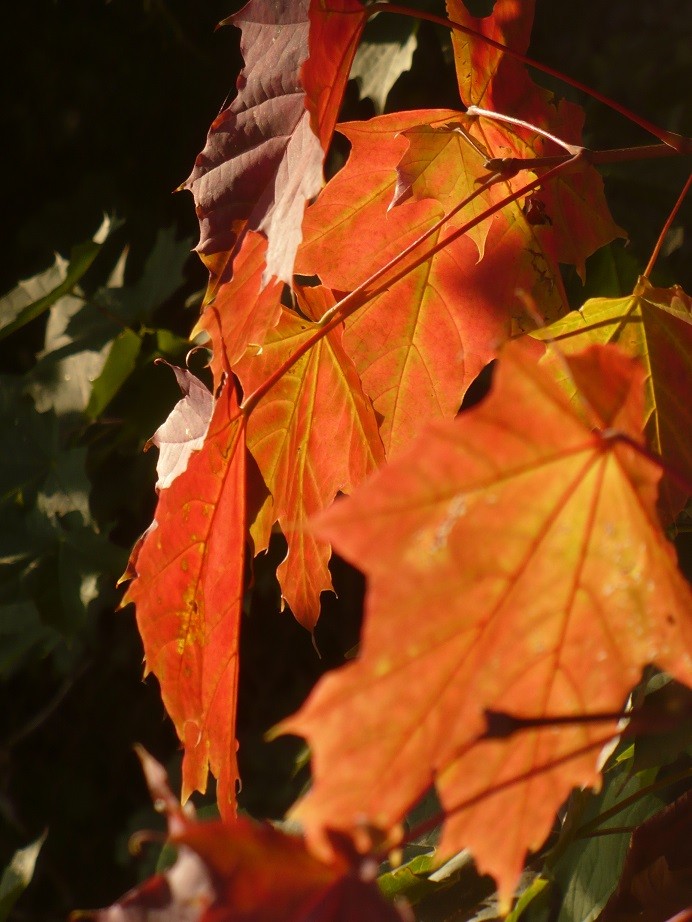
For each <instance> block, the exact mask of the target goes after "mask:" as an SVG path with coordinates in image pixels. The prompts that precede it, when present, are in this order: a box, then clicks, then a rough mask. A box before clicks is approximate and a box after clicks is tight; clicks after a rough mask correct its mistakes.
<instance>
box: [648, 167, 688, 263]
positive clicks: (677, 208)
mask: <svg viewBox="0 0 692 922" xmlns="http://www.w3.org/2000/svg"><path fill="white" fill-rule="evenodd" d="M690 186H692V173H690V175H689V176H688V177H687V182H686V183H685V185H684V186H683V187H682V192H681V193H680V195H679V196H678V198H677V201H676V202H675V204H674V205H673V207H672V209H671V212H670V214H669V215H668V218H667V219H666V223H665V224H664V225H663V227H662V228H661V233H660V234H659V235H658V240H657V241H656V246H655V247H654V250H653V253H652V254H651V256H650V257H649V261H648V263H647V264H646V269H644V271H643V273H642V275H643V276H644V278H647V279H648V278H649V276H650V275H651V273H652V272H653V271H654V266H655V265H656V260H657V259H658V257H659V254H660V252H661V247H662V246H663V241H664V240H665V239H666V236H667V234H668V231H669V230H670V229H671V227H672V226H673V221H674V220H675V217H676V215H677V213H678V211H680V206H681V205H682V203H683V202H684V201H685V196H686V195H687V193H688V192H689V191H690Z"/></svg>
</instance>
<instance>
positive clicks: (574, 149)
mask: <svg viewBox="0 0 692 922" xmlns="http://www.w3.org/2000/svg"><path fill="white" fill-rule="evenodd" d="M466 114H467V115H471V116H476V117H483V118H489V119H491V120H492V121H495V122H505V123H506V124H507V125H512V127H513V128H527V129H528V130H529V131H533V132H534V134H538V135H540V136H541V137H542V138H546V139H547V140H548V141H552V142H553V144H557V146H558V147H562V148H564V150H566V151H567V153H568V154H569V155H570V156H571V157H576V156H578V155H579V154H581V152H582V151H583V150H584V148H583V147H581V145H579V144H568V142H567V141H563V140H562V138H558V137H557V135H554V134H551V133H550V132H549V131H545V130H544V129H543V128H539V127H538V125H532V124H531V123H530V122H525V121H524V120H523V119H521V118H515V117H514V116H513V115H504V114H503V113H501V112H491V111H490V109H481V108H479V107H478V106H469V107H468V108H467V110H466Z"/></svg>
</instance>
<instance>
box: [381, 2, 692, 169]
mask: <svg viewBox="0 0 692 922" xmlns="http://www.w3.org/2000/svg"><path fill="white" fill-rule="evenodd" d="M375 13H398V14H399V15H400V16H410V17H412V18H413V19H425V20H427V21H428V22H432V23H435V25H438V26H442V27H443V28H445V29H451V30H452V31H453V32H461V33H462V34H463V35H470V36H472V37H473V38H476V39H478V40H479V41H481V42H484V43H485V44H486V45H490V46H491V47H492V48H497V49H498V51H503V52H504V53H505V54H507V55H509V57H511V58H514V60H515V61H520V62H521V63H522V64H526V65H528V66H529V67H533V68H534V69H535V70H539V71H541V72H542V73H544V74H548V75H549V76H551V77H554V78H555V79H556V80H560V81H562V83H566V84H568V85H569V86H571V87H574V89H575V90H579V91H580V92H582V93H586V95H587V96H590V97H591V98H592V99H595V100H597V101H598V102H600V103H602V104H603V105H604V106H608V108H609V109H613V111H615V112H617V113H618V114H619V115H622V116H623V117H624V118H626V119H628V120H629V121H630V122H634V124H635V125H639V127H640V128H642V129H643V130H644V131H647V132H648V133H649V134H652V135H653V136H654V137H655V138H658V139H659V141H663V143H664V144H666V145H668V146H669V147H671V148H672V149H673V150H674V151H676V152H677V153H678V154H690V153H692V139H691V138H685V137H683V136H682V135H679V134H676V133H675V132H673V131H667V130H666V129H665V128H659V127H658V126H657V125H654V124H653V122H650V121H648V120H647V119H645V118H643V117H642V116H641V115H637V113H636V112H632V111H631V110H630V109H627V108H626V107H625V106H622V105H620V103H619V102H616V101H615V100H614V99H611V98H610V97H609V96H605V95H604V94H603V93H599V92H598V90H593V89H591V87H590V86H587V85H586V84H585V83H582V82H581V81H580V80H576V79H575V78H574V77H568V76H567V75H566V74H563V73H562V72H561V71H559V70H555V68H553V67H550V66H549V65H547V64H541V63H540V61H536V60H535V59H534V58H530V57H528V55H525V54H522V53H521V52H520V51H515V50H514V49H513V48H509V47H508V46H507V45H503V44H502V42H496V41H495V40H494V39H492V38H489V37H488V36H487V35H483V33H482V32H478V31H476V29H471V28H469V27H468V26H462V25H461V23H458V22H454V21H453V20H450V19H445V18H444V17H442V16H435V15H434V14H433V13H424V12H422V11H420V10H412V9H409V8H408V7H405V6H398V5H397V4H395V3H386V2H383V0H378V2H376V3H373V4H372V5H371V6H369V7H368V15H369V16H373V15H374V14H375Z"/></svg>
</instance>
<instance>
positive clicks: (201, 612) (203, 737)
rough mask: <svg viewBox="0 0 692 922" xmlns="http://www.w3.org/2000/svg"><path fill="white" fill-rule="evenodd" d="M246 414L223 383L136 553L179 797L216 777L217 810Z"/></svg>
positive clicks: (231, 698) (232, 678) (232, 691)
mask: <svg viewBox="0 0 692 922" xmlns="http://www.w3.org/2000/svg"><path fill="white" fill-rule="evenodd" d="M244 430H245V427H244V418H243V417H241V416H240V415H239V413H238V407H237V402H236V397H235V389H234V387H233V383H232V381H231V380H228V381H226V383H225V385H224V387H223V388H222V391H221V394H220V395H219V397H218V399H217V400H216V402H215V405H214V410H213V415H212V417H211V422H210V424H209V430H208V432H207V436H206V439H205V441H204V445H203V447H202V448H201V449H200V450H199V451H195V452H193V453H192V454H191V456H190V458H189V460H188V463H187V467H186V469H185V471H184V472H183V473H181V474H180V475H179V476H177V477H176V478H175V479H174V480H173V482H172V483H171V485H170V486H169V487H167V488H165V489H162V490H161V492H160V494H159V501H158V505H157V508H156V514H155V517H154V521H153V523H152V525H151V526H150V528H149V529H148V531H147V532H146V533H145V534H144V535H143V536H142V538H141V539H140V541H139V543H138V544H137V546H136V547H135V549H134V551H133V552H132V557H131V558H130V563H129V565H128V572H127V574H126V576H127V577H134V579H133V582H132V583H131V584H130V586H129V588H128V591H127V594H126V596H125V599H124V604H125V603H127V602H134V603H135V606H136V613H137V624H138V627H139V631H140V634H141V636H142V640H143V643H144V654H145V659H146V671H147V672H153V673H154V675H155V676H156V677H157V679H158V680H159V683H160V685H161V696H162V698H163V702H164V704H165V706H166V710H167V711H168V713H169V714H170V716H171V719H172V721H173V723H174V725H175V728H176V731H177V733H178V736H179V738H180V740H181V741H182V742H183V744H184V746H185V754H184V757H183V798H184V799H187V797H188V796H189V795H190V793H191V792H192V791H193V790H200V791H204V790H205V789H206V783H207V772H208V770H209V769H210V770H211V771H212V772H213V774H214V775H215V776H216V778H217V779H218V801H219V808H220V809H221V812H222V815H225V816H228V815H231V814H232V813H233V810H234V802H235V783H236V780H237V778H238V769H237V764H236V756H235V749H236V743H235V708H236V698H237V683H238V632H239V629H240V614H241V604H242V597H243V588H244V587H243V579H244V555H245V442H244V434H245V431H244Z"/></svg>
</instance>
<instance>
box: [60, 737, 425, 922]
mask: <svg viewBox="0 0 692 922" xmlns="http://www.w3.org/2000/svg"><path fill="white" fill-rule="evenodd" d="M140 758H141V759H142V762H143V765H144V769H145V773H146V775H147V781H148V783H149V788H150V791H151V795H152V798H153V799H154V802H155V803H157V804H158V805H160V806H159V809H163V810H164V811H165V813H166V815H167V818H168V831H169V842H170V843H171V844H173V845H175V846H176V847H177V850H178V858H177V861H176V863H175V864H174V865H173V867H172V868H170V869H169V870H168V871H166V872H165V873H163V874H157V875H155V876H154V877H152V878H149V880H147V881H145V882H144V883H143V884H141V885H140V886H139V887H137V888H136V889H135V890H132V891H130V893H127V894H126V895H125V896H124V897H122V899H120V900H119V901H118V902H117V903H115V904H114V905H113V906H111V907H110V908H108V909H101V910H96V911H92V912H80V913H75V914H73V917H72V918H73V920H74V922H76V919H78V918H81V919H84V918H87V919H92V920H95V922H164V920H168V922H170V920H175V922H226V920H230V919H238V920H243V922H351V920H352V919H356V918H357V919H359V920H362V922H412V920H411V917H410V916H409V915H408V914H404V912H403V911H402V912H398V911H397V910H396V909H395V908H394V907H393V906H392V905H391V904H388V903H386V902H385V900H384V899H383V898H382V896H381V895H380V894H379V892H378V890H377V885H376V884H375V883H374V881H373V862H371V861H361V860H360V859H358V858H356V859H355V860H354V861H353V862H351V861H349V860H348V859H347V858H345V857H344V856H342V855H338V856H335V858H334V860H332V861H331V862H330V863H329V864H325V863H323V862H321V861H319V860H318V859H317V858H315V857H313V856H312V855H311V854H310V852H309V851H308V850H307V849H306V848H305V845H304V843H303V841H302V840H301V839H300V838H298V837H296V836H289V835H286V834H285V833H283V832H280V831H279V830H278V829H275V828H273V827H272V826H270V825H269V824H268V823H264V824H259V823H254V822H252V821H250V820H249V819H247V818H239V819H237V820H232V821H229V822H226V823H222V822H209V823H202V822H198V821H196V820H195V819H194V816H190V815H186V814H185V813H183V812H182V810H181V809H180V805H179V804H178V803H177V801H176V798H175V797H174V796H173V794H172V793H171V791H170V789H169V787H168V784H167V780H166V776H165V772H164V770H163V768H162V766H161V765H159V764H158V763H157V762H155V761H154V759H152V758H151V756H149V755H148V754H147V753H145V752H143V751H140Z"/></svg>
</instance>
